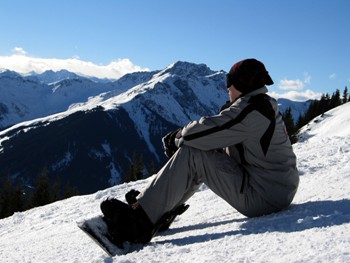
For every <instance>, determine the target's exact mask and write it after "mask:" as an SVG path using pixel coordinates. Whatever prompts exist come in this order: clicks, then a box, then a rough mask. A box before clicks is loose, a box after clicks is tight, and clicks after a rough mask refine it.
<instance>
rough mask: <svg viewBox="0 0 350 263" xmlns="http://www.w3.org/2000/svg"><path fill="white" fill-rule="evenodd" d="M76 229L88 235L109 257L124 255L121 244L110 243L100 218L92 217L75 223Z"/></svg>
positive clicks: (104, 225)
mask: <svg viewBox="0 0 350 263" xmlns="http://www.w3.org/2000/svg"><path fill="white" fill-rule="evenodd" d="M77 225H78V227H79V228H80V229H81V230H82V231H83V232H84V233H85V234H86V235H88V236H89V237H90V238H91V239H92V240H93V241H94V242H95V243H96V244H97V245H98V246H100V248H102V249H103V250H104V251H105V252H106V253H107V254H108V255H109V256H110V257H114V256H116V255H117V254H124V251H123V250H124V247H123V242H122V241H120V242H117V244H115V243H112V242H111V239H110V237H109V235H108V228H107V224H106V222H105V221H104V220H103V217H102V216H96V217H92V218H90V219H86V220H84V221H82V222H78V223H77Z"/></svg>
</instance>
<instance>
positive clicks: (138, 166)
mask: <svg viewBox="0 0 350 263" xmlns="http://www.w3.org/2000/svg"><path fill="white" fill-rule="evenodd" d="M144 170H145V166H144V164H143V156H142V155H141V156H140V157H137V155H136V153H134V154H133V157H132V161H131V163H130V166H129V171H128V173H127V174H126V176H125V178H124V182H125V183H128V182H132V181H137V180H140V179H143V178H144Z"/></svg>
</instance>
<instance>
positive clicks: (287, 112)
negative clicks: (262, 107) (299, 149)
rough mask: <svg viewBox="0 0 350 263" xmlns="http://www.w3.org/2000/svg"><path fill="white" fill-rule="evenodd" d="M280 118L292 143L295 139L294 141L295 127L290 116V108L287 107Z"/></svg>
mask: <svg viewBox="0 0 350 263" xmlns="http://www.w3.org/2000/svg"><path fill="white" fill-rule="evenodd" d="M282 118H283V121H284V123H285V125H286V129H287V133H288V136H289V139H290V141H291V142H292V143H293V142H294V141H295V139H294V133H295V125H294V119H293V115H292V109H291V108H290V107H288V108H287V109H286V110H285V112H284V113H283V114H282Z"/></svg>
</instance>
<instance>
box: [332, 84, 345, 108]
mask: <svg viewBox="0 0 350 263" xmlns="http://www.w3.org/2000/svg"><path fill="white" fill-rule="evenodd" d="M341 104H342V100H341V98H340V91H339V89H337V90H336V91H335V92H334V93H333V95H332V97H331V101H330V108H331V109H333V108H335V107H338V106H339V105H341Z"/></svg>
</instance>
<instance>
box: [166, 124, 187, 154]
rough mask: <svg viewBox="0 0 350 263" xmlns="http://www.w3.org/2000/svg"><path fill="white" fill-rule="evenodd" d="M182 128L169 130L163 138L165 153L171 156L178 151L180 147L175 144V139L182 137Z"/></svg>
mask: <svg viewBox="0 0 350 263" xmlns="http://www.w3.org/2000/svg"><path fill="white" fill-rule="evenodd" d="M181 131H182V128H179V129H177V130H175V131H172V132H169V133H168V134H167V135H165V136H164V137H163V138H162V142H163V148H164V153H165V155H166V156H167V157H168V158H170V157H171V156H173V154H174V153H175V152H176V151H177V149H178V147H177V146H176V145H175V139H180V138H181Z"/></svg>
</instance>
